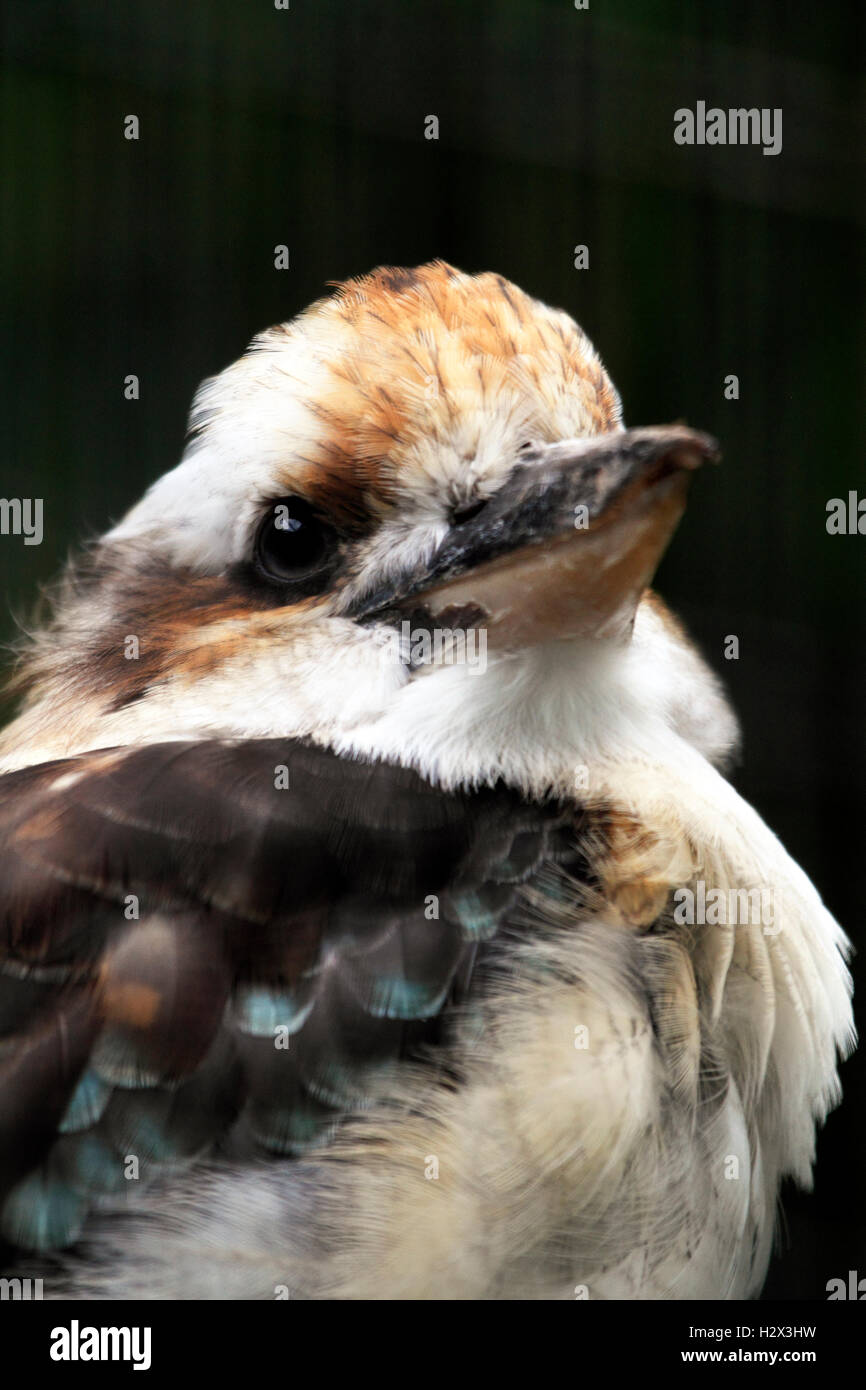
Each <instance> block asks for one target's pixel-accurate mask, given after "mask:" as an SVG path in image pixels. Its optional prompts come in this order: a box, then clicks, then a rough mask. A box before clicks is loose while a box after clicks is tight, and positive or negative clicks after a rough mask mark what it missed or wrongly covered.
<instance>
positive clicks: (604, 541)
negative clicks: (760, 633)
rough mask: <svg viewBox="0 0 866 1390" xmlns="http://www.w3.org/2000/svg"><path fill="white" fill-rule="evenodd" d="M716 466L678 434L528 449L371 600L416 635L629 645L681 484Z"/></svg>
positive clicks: (504, 645)
mask: <svg viewBox="0 0 866 1390" xmlns="http://www.w3.org/2000/svg"><path fill="white" fill-rule="evenodd" d="M716 457H717V446H716V444H715V441H714V440H712V439H711V438H710V437H709V436H707V435H704V434H698V433H696V432H695V431H694V430H690V429H686V428H685V426H679V425H672V426H663V427H657V428H652V429H635V430H622V431H619V432H617V433H615V434H609V435H604V436H602V437H600V438H593V439H570V440H564V441H562V442H561V443H556V444H550V445H546V446H545V445H542V446H539V447H535V446H532V447H531V448H529V449H526V450H524V451H522V453H521V455H520V462H519V463H518V464H517V465H516V466H515V468H514V470H513V472H512V474H511V476H510V477H509V478H508V480H507V481H506V482H505V483H504V484H503V486H502V487H501V488H500V489H499V490H498V491H497V492H496V493H495V494H494V495H493V496H492V497H491V498H490V499H489V501H487V502H486V503H485V505H484V506H483V507H482V508H481V510H480V511H479V512H478V513H477V515H475V516H473V517H472V518H471V519H470V520H467V521H466V522H464V523H462V524H457V525H455V526H454V527H453V528H452V530H451V531H450V532H449V533H448V535H447V536H446V537H445V539H444V541H443V542H442V544H441V545H440V546H439V548H438V549H437V551H436V552H435V554H434V555H433V557H432V560H431V561H430V562H428V564H427V565H425V566H424V569H423V573H421V572H419V573H418V574H417V575H415V576H411V577H410V578H409V579H408V581H406V582H404V584H403V585H400V584H399V582H398V583H397V584H396V585H395V590H394V592H393V593H392V594H391V595H385V594H383V593H381V592H380V593H379V594H378V595H375V596H373V595H371V596H370V597H371V599H373V600H374V601H375V607H376V610H377V612H378V614H380V615H381V614H382V613H383V610H388V611H389V612H390V613H391V614H396V615H400V616H403V617H409V618H411V619H412V621H413V623H414V624H416V625H417V624H419V623H424V624H426V625H427V626H432V627H440V628H464V629H466V628H484V629H485V630H486V631H487V634H488V642H489V644H490V645H491V647H495V648H497V649H499V650H501V651H502V650H504V651H509V650H517V649H519V648H523V647H526V646H532V645H535V644H537V643H539V642H544V641H549V640H551V639H557V638H558V639H562V638H576V637H597V638H607V639H610V640H613V641H627V640H628V638H629V636H630V634H631V629H632V624H633V622H634V615H635V611H636V609H637V605H638V603H639V602H640V598H641V595H642V593H643V591H644V590H645V589H646V587H647V585H648V584H649V583H650V581H651V580H652V577H653V575H654V573H655V571H656V568H657V566H658V563H659V561H660V559H661V557H662V555H663V554H664V552H665V549H666V548H667V545H668V542H669V541H670V538H671V536H672V535H673V533H674V530H675V529H676V525H677V523H678V521H679V519H680V517H681V516H682V514H683V511H684V510H685V504H686V493H687V491H688V485H689V481H690V479H691V475H692V473H693V472H694V471H695V469H696V468H698V467H700V465H701V464H702V463H703V462H704V460H706V459H715V458H716ZM365 607H366V605H365ZM359 616H360V615H359ZM364 616H370V613H369V610H368V611H367V613H365V614H364Z"/></svg>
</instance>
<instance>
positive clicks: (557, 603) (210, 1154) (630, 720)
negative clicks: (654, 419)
mask: <svg viewBox="0 0 866 1390" xmlns="http://www.w3.org/2000/svg"><path fill="white" fill-rule="evenodd" d="M713 452H714V446H713V443H712V441H711V440H709V439H708V438H707V437H706V436H704V435H700V434H697V433H695V432H693V431H691V430H689V429H686V428H685V427H681V426H671V427H664V428H653V429H630V430H625V429H623V426H622V423H621V411H620V402H619V398H618V395H617V392H616V390H615V389H614V387H613V385H612V384H611V381H610V379H609V378H608V376H607V375H606V373H605V371H604V368H603V367H602V364H601V362H600V360H599V358H598V356H597V355H596V353H595V351H594V350H593V348H592V346H591V344H590V343H589V341H588V340H587V338H586V337H585V335H584V334H583V333H582V332H581V330H580V329H579V328H578V327H577V326H576V324H575V323H574V322H573V321H572V320H571V319H570V318H569V317H568V316H567V315H566V314H564V313H561V312H557V311H555V310H552V309H549V308H547V307H546V306H545V305H543V304H541V303H539V302H538V301H536V300H534V299H531V298H529V297H528V296H527V295H526V294H524V293H523V292H522V291H521V290H519V289H518V288H517V287H516V286H515V285H513V284H510V283H508V282H507V281H506V280H504V279H503V278H502V277H501V276H499V275H494V274H484V275H478V276H468V275H465V274H462V273H460V272H459V271H456V270H454V269H452V268H451V267H450V266H448V265H445V264H443V263H441V262H437V263H435V264H432V265H427V266H423V267H421V268H420V269H416V270H396V269H380V270H378V271H375V272H374V273H373V274H371V275H369V276H366V277H364V278H362V279H358V280H352V281H350V282H348V283H346V284H344V285H342V286H341V287H339V288H338V289H337V291H336V293H335V294H333V295H332V296H331V297H329V298H327V299H324V300H322V301H321V302H319V303H317V304H315V305H313V307H312V308H310V309H309V310H307V311H306V312H305V313H303V314H302V315H301V316H300V317H299V318H298V319H296V320H295V321H294V322H292V323H288V324H284V325H281V326H280V327H277V328H273V329H271V330H269V331H268V332H265V333H263V334H261V335H260V336H259V337H257V338H256V339H255V340H254V342H253V343H252V345H251V347H250V349H249V351H248V352H247V353H246V355H245V356H243V357H242V358H241V359H240V361H238V362H237V363H235V364H234V365H233V366H230V367H228V368H227V369H226V370H225V371H223V372H222V373H221V374H220V375H219V376H216V377H214V378H212V379H211V380H209V381H207V382H205V384H204V385H203V386H202V388H201V390H200V391H199V394H198V396H197V399H196V402H195V406H194V409H193V413H192V425H191V437H190V442H189V445H188V448H187V450H186V453H185V455H184V457H183V459H182V461H181V463H180V464H179V466H177V467H176V468H174V469H173V471H171V472H169V473H167V474H166V475H165V476H164V477H162V478H161V479H160V480H159V481H157V482H156V483H155V484H154V485H153V486H152V487H151V489H150V491H149V492H148V493H147V494H146V496H145V497H144V499H143V500H142V501H140V502H139V503H138V505H136V506H134V507H133V509H132V510H131V511H130V512H129V514H128V515H127V516H126V517H125V518H124V519H123V520H122V521H121V522H120V523H119V524H118V525H116V526H115V527H114V528H113V529H112V530H110V531H109V532H108V533H107V535H106V536H105V537H104V538H103V539H102V540H101V541H100V542H99V543H98V544H97V545H95V546H94V547H92V549H91V550H90V552H89V553H88V554H87V556H86V558H85V559H84V560H83V561H82V562H80V563H79V564H78V565H77V566H76V567H75V568H74V569H73V571H72V572H71V574H70V575H69V577H68V578H67V580H66V582H65V584H64V586H63V587H62V589H61V590H60V591H59V593H58V595H57V599H56V603H55V607H54V612H53V617H52V618H51V620H50V621H49V622H48V624H47V625H46V626H45V627H44V628H43V629H42V630H41V631H38V632H36V633H35V635H34V637H33V640H32V641H31V642H30V643H29V649H28V651H27V652H26V653H25V655H24V658H23V661H22V664H21V666H20V670H19V672H18V674H17V676H16V678H15V679H16V683H17V688H18V690H19V692H20V695H21V697H22V704H21V708H20V713H19V714H18V716H17V718H16V719H15V720H14V722H13V723H12V724H11V725H9V726H8V728H7V729H6V730H5V732H4V734H3V735H2V739H0V770H2V777H0V853H2V865H3V868H2V884H0V913H2V941H0V953H2V958H0V1202H2V1213H0V1232H2V1237H3V1240H4V1241H5V1242H6V1243H7V1247H8V1251H9V1259H10V1260H14V1259H15V1258H18V1259H19V1260H20V1259H21V1258H22V1257H23V1258H24V1259H25V1260H29V1261H30V1262H31V1264H32V1263H34V1262H35V1263H36V1264H37V1265H38V1264H39V1261H40V1260H42V1261H43V1263H44V1262H45V1260H46V1259H47V1252H57V1251H66V1252H67V1253H66V1254H65V1255H62V1256H59V1257H58V1256H56V1255H52V1256H51V1259H54V1260H57V1259H58V1258H59V1259H60V1260H61V1264H60V1265H58V1266H55V1265H51V1266H50V1268H52V1269H53V1268H55V1267H57V1268H59V1269H61V1270H62V1274H58V1276H57V1278H58V1280H60V1279H61V1278H62V1280H63V1281H64V1282H63V1285H62V1287H63V1288H65V1289H66V1290H67V1291H69V1290H71V1291H72V1293H73V1294H76V1295H80V1296H104V1297H110V1298H126V1297H161V1298H175V1297H176V1298H201V1297H207V1296H215V1297H224V1298H274V1297H280V1296H286V1295H288V1296H291V1297H307V1298H309V1297H314V1298H382V1299H406V1298H408V1299H419V1298H430V1299H469V1298H485V1299H486V1298H509V1299H514V1298H518V1299H535V1298H555V1299H563V1298H567V1299H572V1298H575V1297H589V1298H596V1299H609V1298H645V1299H652V1298H655V1299H662V1298H664V1299H690V1298H691V1299H694V1298H726V1297H727V1298H741V1297H746V1296H750V1295H754V1294H756V1293H757V1292H758V1291H759V1290H760V1288H761V1284H762V1280H763V1278H764V1275H765V1271H766V1267H767V1262H768V1259H769V1254H770V1249H771V1245H772V1239H773V1231H774V1222H775V1209H776V1203H777V1196H778V1191H779V1185H780V1182H781V1180H782V1179H783V1178H784V1177H785V1176H786V1175H790V1176H792V1177H793V1178H794V1179H795V1180H796V1181H798V1182H799V1183H800V1184H803V1185H808V1184H809V1182H810V1174H811V1168H812V1162H813V1156H814V1142H815V1127H816V1123H818V1122H820V1121H821V1120H822V1119H823V1117H824V1116H825V1114H826V1112H827V1110H828V1109H829V1108H830V1107H831V1106H832V1105H833V1104H834V1102H835V1101H836V1100H837V1097H838V1080H837V1059H838V1056H839V1054H840V1053H841V1054H844V1053H845V1052H846V1050H847V1049H848V1048H849V1047H850V1045H851V1042H852V1035H853V1030H852V1019H851V1009H850V1002H849V978H848V974H847V970H846V968H845V964H844V958H843V957H844V952H845V948H846V942H845V938H844V937H843V935H842V933H841V931H840V929H839V928H838V927H837V925H836V923H835V922H834V921H833V919H832V917H831V916H830V915H829V913H828V912H827V911H826V909H825V908H824V907H823V906H822V903H821V900H820V898H819V896H818V894H817V892H816V891H815V889H814V887H813V886H812V884H811V883H810V882H809V880H808V878H807V877H806V875H805V874H804V873H803V872H802V871H801V870H800V869H799V868H798V866H797V865H796V864H795V863H794V862H793V861H792V860H791V858H790V857H789V856H788V855H787V854H786V852H785V850H784V849H783V848H782V846H781V845H780V844H779V842H778V840H777V839H776V838H775V837H774V835H773V834H772V833H771V831H770V830H768V828H767V827H766V826H765V824H764V823H763V821H762V820H761V818H760V816H758V815H757V813H756V812H755V811H754V810H753V809H752V808H751V807H750V806H749V805H747V804H746V803H745V802H744V801H743V800H742V799H741V797H740V796H739V795H738V794H737V792H736V791H735V790H734V788H733V787H732V786H731V784H730V783H729V782H728V781H727V780H726V779H725V777H724V776H723V774H722V771H720V770H719V769H720V768H722V767H724V765H725V762H726V759H727V757H728V755H729V753H730V752H731V749H732V746H733V745H734V743H735V741H736V737H737V729H736V723H735V720H734V717H733V715H732V713H731V711H730V709H729V706H728V704H727V703H726V700H725V697H724V695H723V693H722V690H721V689H720V686H719V684H718V682H717V681H716V679H715V678H714V676H713V675H712V674H711V672H710V670H709V669H708V667H707V666H706V665H705V664H704V662H703V660H702V659H701V657H700V656H699V655H698V653H697V652H696V650H695V648H694V647H693V646H692V644H691V642H690V641H689V640H688V638H687V636H686V635H685V633H684V632H683V630H682V628H681V627H680V626H679V624H678V623H677V622H676V621H675V620H674V619H673V618H672V616H671V615H670V613H669V612H668V610H667V609H666V608H665V607H664V606H663V604H662V603H661V602H660V600H659V599H658V598H656V597H655V596H654V594H653V593H652V592H651V591H650V590H649V588H648V585H649V583H650V581H651V579H652V576H653V573H654V570H655V568H656V565H657V563H658V561H659V558H660V556H661V554H662V553H663V551H664V548H665V546H666V544H667V542H668V540H669V538H670V536H671V534H672V532H673V529H674V527H675V526H676V523H677V521H678V519H679V517H680V514H681V512H682V510H683V507H684V501H685V494H686V489H687V486H688V483H689V480H690V478H691V476H692V475H693V473H694V471H695V469H696V468H697V467H698V466H699V465H700V464H701V462H702V461H703V460H704V459H706V458H708V457H709V456H711V455H712V454H713ZM768 904H769V905H770V908H769V910H768ZM16 1251H17V1252H18V1254H17V1255H16V1254H15V1253H13V1252H16ZM21 1252H24V1253H23V1256H22V1253H21ZM45 1267H46V1268H49V1266H48V1265H46V1266H45ZM51 1287H52V1286H51V1284H50V1278H49V1289H50V1288H51Z"/></svg>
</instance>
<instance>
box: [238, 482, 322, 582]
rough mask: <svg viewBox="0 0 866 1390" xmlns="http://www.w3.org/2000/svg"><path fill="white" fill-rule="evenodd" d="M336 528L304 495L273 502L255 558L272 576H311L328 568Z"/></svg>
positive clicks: (288, 579)
mask: <svg viewBox="0 0 866 1390" xmlns="http://www.w3.org/2000/svg"><path fill="white" fill-rule="evenodd" d="M332 541H333V532H332V531H331V529H330V527H329V526H327V525H326V523H325V522H323V521H322V520H321V519H320V518H319V517H317V516H316V515H315V513H314V512H313V509H312V507H311V506H310V504H309V502H305V501H304V499H303V498H302V497H284V498H283V499H282V501H280V502H276V503H274V505H273V507H272V508H271V509H270V511H269V512H268V513H267V515H266V516H265V518H264V520H263V522H262V525H261V527H260V529H259V534H258V538H257V543H256V560H257V562H258V564H259V566H260V568H261V569H262V570H263V571H264V573H265V575H266V576H267V577H268V578H269V579H274V580H278V581H283V582H292V581H295V580H301V579H309V578H311V577H312V576H314V575H316V574H318V573H319V572H321V571H323V570H324V569H325V568H326V565H327V561H328V558H329V556H330V554H331V552H332V549H333V546H332Z"/></svg>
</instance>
